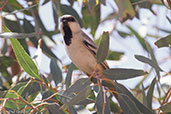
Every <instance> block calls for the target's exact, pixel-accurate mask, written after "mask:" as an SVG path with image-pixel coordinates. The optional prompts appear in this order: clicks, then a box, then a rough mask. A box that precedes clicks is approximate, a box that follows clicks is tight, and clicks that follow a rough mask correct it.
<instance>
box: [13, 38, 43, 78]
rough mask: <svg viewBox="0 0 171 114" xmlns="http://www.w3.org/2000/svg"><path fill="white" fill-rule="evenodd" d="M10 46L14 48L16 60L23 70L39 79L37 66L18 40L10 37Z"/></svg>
mask: <svg viewBox="0 0 171 114" xmlns="http://www.w3.org/2000/svg"><path fill="white" fill-rule="evenodd" d="M10 41H11V45H12V48H13V50H14V53H15V55H16V58H17V61H18V62H19V64H20V65H21V67H22V68H23V69H24V71H25V72H26V73H27V74H29V75H30V76H32V77H34V78H37V79H41V78H40V76H39V72H38V69H37V66H36V65H35V63H34V62H33V61H32V59H31V58H30V56H29V55H28V54H27V53H26V52H25V50H24V49H23V47H22V46H21V44H20V43H19V42H18V40H17V39H10Z"/></svg>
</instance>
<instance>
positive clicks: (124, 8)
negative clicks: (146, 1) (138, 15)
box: [115, 0, 135, 22]
mask: <svg viewBox="0 0 171 114" xmlns="http://www.w3.org/2000/svg"><path fill="white" fill-rule="evenodd" d="M115 2H116V4H117V6H118V8H119V15H120V17H121V22H124V21H125V20H127V19H129V18H133V17H134V16H135V10H134V8H133V6H132V4H131V2H130V0H115Z"/></svg>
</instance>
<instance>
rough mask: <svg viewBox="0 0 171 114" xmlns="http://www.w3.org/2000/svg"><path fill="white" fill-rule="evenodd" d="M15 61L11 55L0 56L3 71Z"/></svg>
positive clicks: (0, 69)
mask: <svg viewBox="0 0 171 114" xmlns="http://www.w3.org/2000/svg"><path fill="white" fill-rule="evenodd" d="M13 62H14V59H13V58H12V57H9V56H0V72H2V71H3V70H4V69H6V68H8V67H9V66H11V65H12V64H13Z"/></svg>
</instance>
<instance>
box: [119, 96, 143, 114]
mask: <svg viewBox="0 0 171 114" xmlns="http://www.w3.org/2000/svg"><path fill="white" fill-rule="evenodd" d="M118 101H119V104H120V106H121V108H122V110H123V113H124V114H142V113H141V112H140V110H139V109H138V108H137V106H136V104H135V103H134V102H133V101H132V100H131V99H130V98H129V97H128V96H127V95H125V94H121V93H120V94H118Z"/></svg>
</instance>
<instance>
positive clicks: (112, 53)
mask: <svg viewBox="0 0 171 114" xmlns="http://www.w3.org/2000/svg"><path fill="white" fill-rule="evenodd" d="M123 55H124V53H123V52H118V51H109V54H108V57H107V59H108V60H120V59H121V58H122V56H123Z"/></svg>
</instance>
